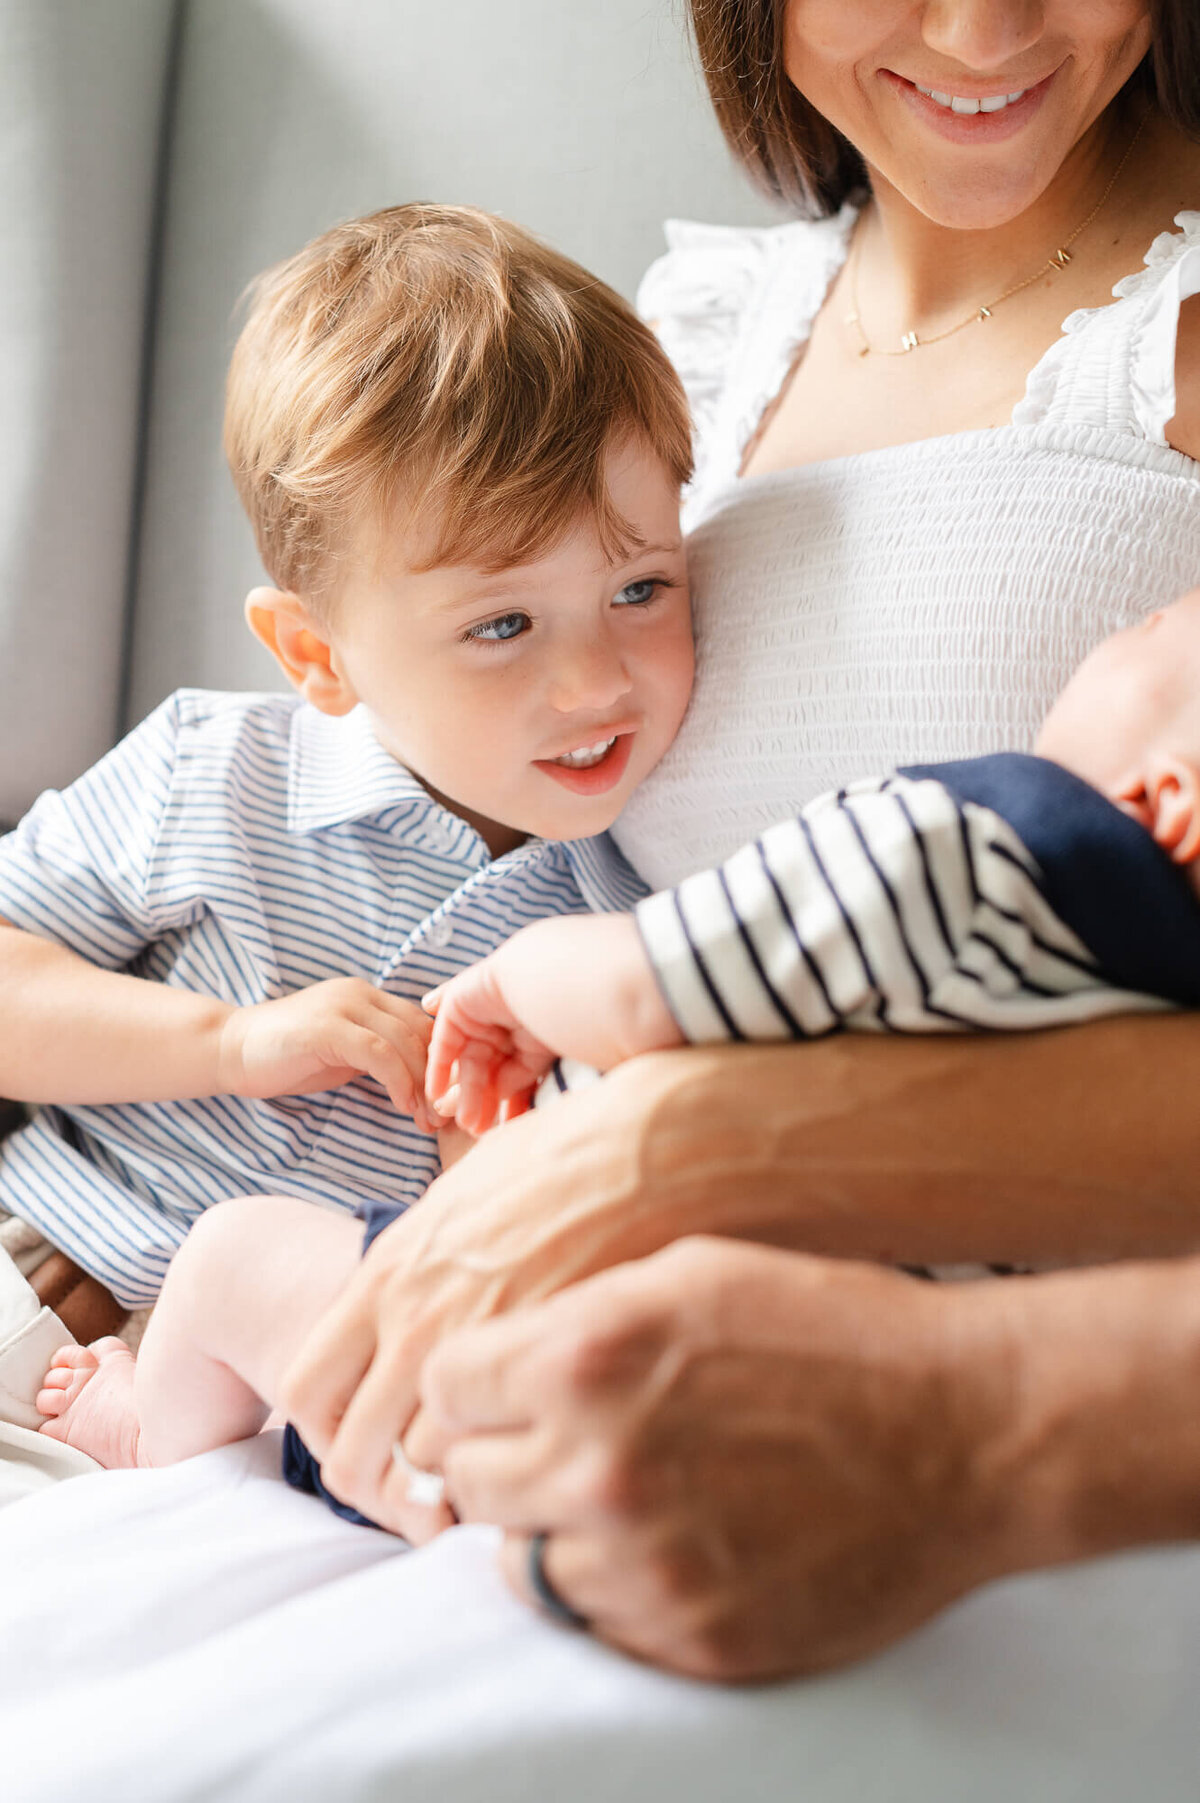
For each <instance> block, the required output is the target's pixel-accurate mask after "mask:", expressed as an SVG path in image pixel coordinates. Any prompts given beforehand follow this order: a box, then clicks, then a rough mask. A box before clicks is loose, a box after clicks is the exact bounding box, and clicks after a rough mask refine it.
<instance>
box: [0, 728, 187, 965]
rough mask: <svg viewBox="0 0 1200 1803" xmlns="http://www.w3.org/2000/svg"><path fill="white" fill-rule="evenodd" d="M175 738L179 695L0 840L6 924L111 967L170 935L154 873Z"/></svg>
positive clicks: (0, 908) (0, 912)
mask: <svg viewBox="0 0 1200 1803" xmlns="http://www.w3.org/2000/svg"><path fill="white" fill-rule="evenodd" d="M178 741H179V706H178V697H176V696H172V697H171V699H170V700H168V701H165V702H164V703H163V704H162V706H161V707H159V708H157V709H156V710H155V712H154V713H152V714H151V715H150V716H149V718H148V719H147V720H144V721H143V722H142V724H141V725H140V726H138V727H136V728H135V729H134V731H133V732H131V733H130V734H129V735H128V737H127V738H125V739H123V740H122V741H121V743H120V744H119V745H117V746H115V747H114V749H113V750H112V751H110V752H109V753H108V754H107V756H105V757H103V758H101V760H100V762H99V763H98V764H95V765H93V767H92V768H91V769H90V770H89V771H87V772H86V774H85V775H83V776H81V777H80V778H79V780H78V781H77V782H74V783H72V784H71V785H70V787H69V788H66V789H62V790H57V789H48V790H47V791H46V792H45V794H43V795H41V796H39V798H38V800H37V801H36V802H35V803H34V805H33V807H32V808H31V809H30V811H29V813H28V814H26V815H25V818H24V819H23V820H22V821H21V822H20V824H19V825H18V826H17V828H16V829H15V831H13V832H11V833H9V834H8V836H7V837H6V838H5V839H3V840H0V918H3V919H5V920H7V921H10V922H11V923H12V924H13V925H14V926H18V927H22V928H24V930H25V931H26V932H30V933H36V934H38V935H39V937H41V938H43V939H53V940H56V941H57V942H58V944H60V945H65V946H67V947H68V948H69V949H70V950H71V951H75V952H78V953H79V954H80V956H81V957H84V958H87V959H89V960H90V961H91V962H92V963H94V964H99V965H102V966H104V967H105V968H107V969H110V970H116V969H120V968H121V967H122V966H124V965H126V964H128V963H129V962H130V961H131V960H132V959H133V958H135V957H136V956H137V954H138V953H139V952H140V951H141V950H143V948H144V947H145V946H146V945H147V944H148V943H149V942H150V941H151V940H152V939H155V938H157V937H158V936H159V935H160V934H161V933H162V932H163V931H165V930H166V928H167V926H168V925H170V924H171V923H170V922H169V921H166V920H163V919H162V918H160V916H159V912H158V910H157V909H156V908H155V906H154V902H153V899H152V889H153V868H154V858H155V851H156V847H157V844H158V838H159V833H160V829H161V824H162V820H163V817H164V814H165V812H166V807H167V802H168V800H169V797H170V794H171V786H172V781H173V778H174V773H175V769H176V764H177V760H178Z"/></svg>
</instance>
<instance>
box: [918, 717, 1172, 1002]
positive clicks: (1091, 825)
mask: <svg viewBox="0 0 1200 1803" xmlns="http://www.w3.org/2000/svg"><path fill="white" fill-rule="evenodd" d="M900 775H901V776H907V777H911V778H912V779H914V780H917V781H919V780H920V779H921V778H922V777H932V778H933V779H934V781H936V782H940V783H942V784H943V785H944V787H945V788H947V789H949V790H950V791H951V793H952V794H954V795H956V796H957V797H958V798H959V800H960V801H972V802H977V803H978V804H979V805H980V806H981V807H986V808H991V809H992V810H993V812H995V813H997V814H999V815H1000V816H1001V818H1002V819H1004V820H1007V821H1008V824H1009V825H1010V826H1011V827H1012V828H1013V830H1014V832H1015V833H1016V834H1017V835H1018V837H1019V838H1020V839H1021V841H1022V843H1023V844H1024V845H1025V847H1026V849H1027V850H1028V851H1029V852H1030V853H1031V854H1032V856H1033V857H1034V859H1035V860H1036V862H1037V864H1038V868H1039V870H1040V871H1041V876H1042V888H1043V890H1044V891H1045V895H1046V899H1047V901H1048V902H1049V903H1050V906H1051V907H1052V908H1053V909H1054V912H1055V913H1056V914H1057V915H1058V917H1059V919H1060V920H1061V921H1063V922H1064V923H1065V924H1066V925H1067V926H1069V927H1070V928H1071V929H1072V931H1073V932H1075V933H1077V934H1078V936H1079V937H1080V939H1082V940H1083V943H1084V944H1085V945H1086V946H1087V947H1088V949H1089V951H1090V952H1091V953H1092V955H1093V957H1094V958H1095V959H1096V960H1097V962H1098V963H1099V965H1100V968H1101V971H1102V972H1103V974H1104V975H1105V977H1106V978H1107V979H1108V980H1109V981H1110V982H1111V983H1113V984H1114V985H1115V986H1116V987H1117V988H1119V989H1131V990H1135V991H1137V992H1139V993H1140V994H1143V995H1157V996H1165V997H1166V998H1167V1000H1168V1001H1173V1002H1180V1003H1182V1004H1183V1005H1184V1006H1185V1007H1190V1008H1194V1007H1196V1006H1198V1005H1200V902H1198V901H1197V898H1196V895H1195V892H1194V890H1193V889H1192V886H1191V883H1190V881H1189V880H1188V877H1187V874H1186V872H1185V871H1183V870H1182V869H1181V868H1180V866H1179V865H1178V864H1175V863H1173V862H1172V861H1171V859H1170V858H1169V857H1168V856H1167V854H1166V852H1164V851H1163V850H1162V849H1161V847H1159V846H1158V845H1156V844H1155V843H1154V840H1153V839H1152V838H1151V836H1150V834H1149V833H1148V832H1147V831H1146V829H1145V828H1144V827H1142V826H1139V825H1138V823H1137V821H1136V820H1131V819H1130V817H1129V815H1128V814H1125V813H1123V812H1122V810H1121V809H1120V808H1119V807H1117V806H1116V804H1115V803H1114V802H1111V801H1109V800H1108V798H1107V796H1105V795H1102V794H1101V793H1100V791H1099V790H1098V789H1094V788H1093V787H1092V785H1091V784H1090V783H1087V782H1084V780H1083V778H1082V777H1079V776H1076V775H1075V774H1074V773H1073V772H1072V771H1070V770H1064V769H1063V767H1062V765H1061V764H1052V763H1050V762H1049V760H1048V759H1046V758H1038V757H1029V756H1027V755H1026V754H1024V753H1022V752H1015V751H1004V752H998V753H996V754H995V755H993V756H992V757H982V758H968V759H965V760H963V761H962V762H961V763H951V764H922V765H914V766H911V767H909V768H908V769H905V770H901V772H900Z"/></svg>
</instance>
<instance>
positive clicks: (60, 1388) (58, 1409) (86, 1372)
mask: <svg viewBox="0 0 1200 1803" xmlns="http://www.w3.org/2000/svg"><path fill="white" fill-rule="evenodd" d="M99 1364H100V1361H99V1359H98V1358H97V1357H96V1354H95V1353H94V1352H93V1351H92V1349H91V1347H90V1346H76V1345H70V1346H60V1347H59V1349H58V1351H57V1352H56V1353H55V1354H54V1357H53V1359H52V1360H51V1361H50V1369H49V1370H48V1371H47V1373H46V1375H45V1377H44V1378H43V1379H42V1387H41V1389H40V1390H39V1391H38V1393H37V1395H36V1397H35V1398H34V1407H35V1408H36V1409H37V1410H38V1412H39V1414H42V1415H61V1414H62V1413H63V1411H64V1409H68V1408H70V1406H71V1404H72V1402H74V1400H75V1398H76V1396H78V1394H79V1392H80V1390H82V1388H83V1386H84V1384H86V1383H87V1381H88V1379H89V1378H90V1377H91V1376H92V1374H93V1373H94V1372H95V1371H96V1370H97V1368H98V1366H99Z"/></svg>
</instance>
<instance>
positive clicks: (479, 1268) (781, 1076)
mask: <svg viewBox="0 0 1200 1803" xmlns="http://www.w3.org/2000/svg"><path fill="white" fill-rule="evenodd" d="M1198 1085H1200V1021H1197V1019H1196V1018H1195V1017H1193V1016H1188V1015H1180V1016H1178V1017H1171V1018H1163V1017H1161V1016H1158V1017H1154V1018H1152V1019H1148V1018H1146V1017H1130V1018H1122V1019H1117V1020H1112V1021H1105V1022H1102V1023H1099V1024H1096V1025H1093V1026H1088V1027H1083V1028H1072V1029H1069V1030H1064V1031H1062V1032H1057V1033H1040V1034H1031V1035H997V1036H996V1037H994V1038H987V1039H983V1038H980V1039H958V1038H955V1039H953V1040H951V1039H937V1040H935V1039H912V1040H897V1039H882V1038H880V1039H874V1038H868V1037H867V1036H866V1035H844V1036H841V1037H838V1038H835V1039H830V1040H824V1041H821V1042H820V1043H818V1044H813V1045H804V1046H782V1047H737V1048H732V1049H731V1048H723V1047H722V1048H717V1047H710V1048H694V1049H690V1050H687V1051H680V1052H671V1053H662V1054H656V1055H654V1056H652V1057H648V1058H642V1059H635V1060H633V1061H632V1062H631V1063H629V1064H626V1065H623V1066H621V1067H620V1068H619V1069H618V1070H616V1071H615V1072H613V1073H612V1074H611V1075H610V1076H609V1077H608V1078H606V1079H605V1081H604V1082H603V1083H601V1084H597V1085H595V1086H594V1087H593V1088H591V1089H588V1090H583V1091H581V1092H579V1093H578V1094H576V1095H573V1096H571V1097H569V1098H568V1099H566V1100H565V1101H563V1102H562V1103H561V1104H559V1105H558V1106H556V1107H554V1108H548V1109H545V1110H539V1111H538V1112H536V1113H534V1114H532V1115H526V1116H523V1117H522V1118H521V1119H520V1120H517V1121H513V1122H511V1123H510V1124H509V1125H507V1126H505V1127H503V1128H500V1129H498V1130H497V1131H496V1132H494V1133H491V1134H488V1135H486V1136H485V1138H484V1139H482V1140H481V1141H480V1142H479V1144H478V1145H477V1146H476V1147H475V1149H474V1150H473V1151H472V1152H471V1153H470V1154H469V1155H468V1156H467V1157H466V1158H464V1159H463V1160H462V1161H461V1162H460V1163H459V1164H457V1165H456V1166H455V1167H454V1169H453V1170H451V1171H449V1172H447V1173H446V1174H445V1175H444V1176H442V1177H441V1178H439V1179H438V1181H437V1182H436V1183H435V1184H434V1185H433V1186H432V1188H431V1189H430V1191H429V1193H428V1195H427V1196H426V1198H425V1199H424V1200H423V1201H422V1203H421V1204H420V1206H419V1207H417V1208H414V1209H412V1210H410V1211H409V1213H408V1214H406V1215H405V1216H403V1217H402V1219H401V1220H399V1221H398V1222H396V1224H395V1225H394V1226H392V1227H390V1228H388V1230H387V1231H386V1232H385V1233H383V1234H381V1235H380V1237H379V1239H378V1240H377V1241H376V1242H375V1244H374V1246H373V1247H372V1248H371V1250H370V1252H369V1253H368V1254H367V1257H366V1258H365V1259H364V1261H363V1263H362V1265H361V1267H360V1268H359V1270H358V1271H357V1272H356V1274H355V1276H354V1278H353V1279H352V1280H351V1283H350V1285H349V1286H348V1288H347V1290H346V1292H345V1294H344V1295H343V1297H342V1298H341V1299H340V1300H339V1302H338V1304H337V1305H335V1307H334V1308H333V1309H332V1310H331V1311H330V1313H329V1315H328V1316H327V1317H326V1318H325V1321H324V1322H323V1323H322V1324H321V1326H320V1327H319V1328H318V1330H317V1332H316V1333H315V1334H314V1335H313V1337H312V1339H311V1340H310V1342H309V1344H308V1346H307V1347H306V1349H305V1352H304V1353H303V1354H302V1356H301V1358H300V1360H299V1361H298V1362H297V1364H296V1366H295V1367H294V1369H293V1371H292V1372H291V1373H290V1374H289V1377H288V1381H287V1384H286V1386H285V1387H286V1395H285V1399H284V1400H285V1405H286V1407H287V1409H288V1411H289V1413H290V1415H291V1418H292V1419H293V1420H295V1421H296V1423H297V1425H298V1427H299V1428H300V1430H301V1432H302V1433H303V1434H304V1436H305V1438H306V1439H307V1440H308V1442H309V1444H310V1445H311V1446H312V1448H313V1450H314V1452H315V1453H316V1454H317V1456H318V1457H319V1458H320V1459H322V1461H323V1464H324V1476H325V1480H326V1482H327V1483H328V1484H329V1485H330V1487H331V1488H332V1489H333V1490H334V1491H335V1492H336V1493H337V1494H338V1495H341V1496H344V1497H345V1499H346V1500H347V1501H350V1502H353V1503H355V1504H356V1505H357V1506H358V1507H359V1508H361V1509H362V1510H363V1511H364V1512H365V1513H366V1514H369V1515H372V1516H374V1518H375V1519H377V1520H382V1521H384V1522H386V1523H387V1524H388V1525H395V1526H399V1527H401V1528H402V1529H403V1531H405V1532H406V1533H409V1534H411V1535H413V1536H414V1537H424V1536H425V1535H427V1534H428V1533H429V1532H430V1531H431V1530H432V1529H433V1528H434V1527H436V1526H438V1525H440V1524H442V1523H444V1521H445V1520H446V1519H448V1518H447V1517H445V1516H436V1517H435V1516H431V1515H429V1514H428V1513H427V1512H422V1511H415V1510H413V1509H412V1507H411V1506H410V1505H408V1504H407V1503H406V1502H405V1500H404V1497H403V1494H402V1488H403V1487H402V1485H401V1484H400V1482H399V1480H398V1479H396V1478H395V1477H394V1476H393V1470H392V1462H391V1446H392V1443H393V1441H394V1440H395V1439H396V1438H397V1436H398V1435H399V1434H401V1433H402V1432H403V1431H404V1429H405V1427H406V1426H407V1424H408V1422H409V1420H410V1417H411V1416H412V1414H413V1411H414V1410H415V1408H416V1403H417V1377H418V1372H419V1369H420V1366H421V1363H422V1361H423V1359H424V1357H425V1355H426V1353H427V1352H428V1351H429V1350H430V1348H431V1347H432V1346H433V1345H434V1344H435V1343H436V1342H437V1341H438V1340H439V1339H440V1338H441V1337H442V1335H443V1334H444V1333H445V1332H446V1331H448V1330H449V1329H451V1328H453V1327H456V1326H458V1325H460V1324H462V1323H464V1322H467V1321H471V1320H479V1319H483V1318H486V1317H487V1316H490V1315H495V1314H501V1313H504V1312H506V1311H508V1310H510V1309H512V1308H515V1307H518V1306H521V1305H523V1304H527V1303H529V1302H532V1301H536V1300H539V1299H540V1298H543V1297H545V1296H548V1295H550V1294H551V1293H553V1292H554V1291H555V1290H558V1289H561V1288H562V1287H563V1286H564V1285H566V1284H569V1283H573V1282H575V1281H577V1280H578V1279H580V1278H582V1277H586V1276H588V1275H590V1274H591V1273H594V1272H597V1271H600V1270H603V1269H606V1268H607V1267H608V1266H610V1265H615V1264H620V1263H622V1262H625V1261H627V1260H630V1259H636V1258H641V1257H644V1256H646V1255H647V1254H649V1253H651V1252H654V1251H656V1250H658V1249H659V1248H660V1247H663V1246H665V1245H668V1244H669V1243H670V1242H671V1241H673V1240H676V1239H680V1238H682V1237H684V1236H685V1235H690V1234H719V1235H724V1236H732V1237H735V1238H740V1239H750V1240H758V1241H762V1242H765V1243H770V1244H775V1245H779V1246H785V1247H790V1248H793V1249H796V1250H807V1251H817V1252H824V1253H830V1254H834V1255H837V1256H841V1257H852V1258H870V1259H880V1260H884V1261H888V1262H899V1263H904V1264H908V1263H919V1264H923V1263H931V1262H934V1263H936V1262H947V1263H957V1262H960V1261H978V1260H982V1261H984V1262H989V1263H993V1262H994V1263H1006V1264H1007V1263H1023V1262H1032V1263H1056V1262H1067V1263H1070V1262H1083V1261H1088V1260H1105V1259H1118V1258H1126V1257H1138V1256H1162V1255H1170V1254H1175V1253H1180V1252H1188V1251H1191V1250H1194V1249H1196V1248H1198V1247H1200V1181H1198V1178H1197V1169H1196V1164H1197V1156H1196V1138H1197V1136H1196V1126H1195V1121H1196V1110H1195V1096H1196V1095H1197V1094H1198V1093H1200V1088H1198ZM360 1380H361V1382H360Z"/></svg>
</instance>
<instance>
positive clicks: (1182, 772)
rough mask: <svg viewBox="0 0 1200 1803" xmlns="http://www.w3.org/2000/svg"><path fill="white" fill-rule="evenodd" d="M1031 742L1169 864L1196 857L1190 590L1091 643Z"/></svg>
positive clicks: (1199, 603)
mask: <svg viewBox="0 0 1200 1803" xmlns="http://www.w3.org/2000/svg"><path fill="white" fill-rule="evenodd" d="M1034 749H1035V751H1037V753H1038V754H1039V756H1041V757H1044V758H1050V759H1052V760H1053V761H1054V762H1055V763H1056V764H1062V765H1064V766H1065V767H1066V768H1067V769H1068V770H1073V771H1074V772H1075V773H1076V775H1077V776H1082V777H1083V778H1085V780H1086V781H1087V782H1089V783H1091V784H1092V785H1093V787H1094V788H1097V789H1099V790H1100V791H1101V793H1102V794H1104V795H1107V796H1108V797H1109V799H1110V801H1114V802H1116V803H1117V805H1118V806H1119V807H1121V808H1123V809H1124V811H1125V812H1126V813H1127V814H1130V815H1132V817H1133V818H1134V819H1135V820H1137V821H1140V823H1141V824H1142V825H1143V826H1144V827H1145V828H1146V830H1147V831H1148V832H1150V833H1152V834H1153V835H1154V838H1155V839H1156V841H1157V842H1158V844H1159V845H1161V846H1162V847H1163V849H1164V850H1165V851H1167V852H1169V853H1170V855H1171V856H1172V858H1174V860H1175V862H1176V863H1178V864H1188V863H1191V862H1192V861H1193V860H1194V859H1195V858H1196V857H1197V855H1200V589H1193V590H1192V591H1191V593H1190V594H1187V595H1184V596H1183V598H1182V599H1181V600H1179V601H1176V602H1174V603H1173V604H1172V605H1171V606H1170V607H1166V608H1163V609H1162V611H1161V612H1160V613H1155V614H1151V615H1150V617H1149V618H1148V619H1145V620H1140V621H1139V622H1138V624H1137V625H1136V626H1128V627H1126V628H1125V629H1124V631H1122V632H1115V633H1113V635H1112V637H1111V638H1107V639H1105V640H1104V641H1103V643H1102V644H1100V645H1098V646H1097V647H1096V649H1095V650H1094V651H1093V652H1092V654H1091V656H1090V657H1088V658H1087V659H1086V660H1085V661H1084V662H1083V663H1082V664H1081V665H1080V666H1079V668H1078V670H1076V672H1075V674H1074V676H1072V678H1071V680H1070V682H1069V683H1068V684H1067V686H1066V688H1065V689H1064V690H1063V691H1062V694H1061V695H1060V696H1059V697H1058V700H1057V701H1056V702H1055V703H1054V706H1053V707H1052V708H1051V709H1050V712H1049V714H1048V715H1047V716H1046V720H1045V723H1044V724H1043V726H1042V730H1041V732H1040V733H1039V734H1038V738H1037V743H1036V745H1035V746H1034Z"/></svg>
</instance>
